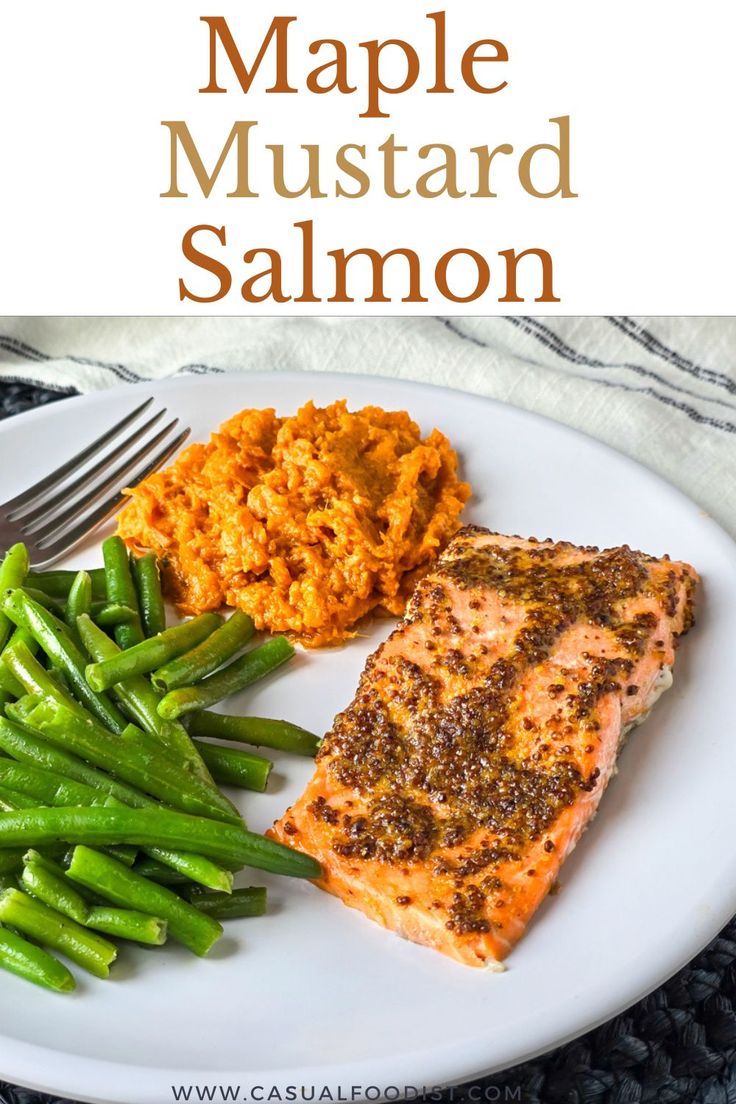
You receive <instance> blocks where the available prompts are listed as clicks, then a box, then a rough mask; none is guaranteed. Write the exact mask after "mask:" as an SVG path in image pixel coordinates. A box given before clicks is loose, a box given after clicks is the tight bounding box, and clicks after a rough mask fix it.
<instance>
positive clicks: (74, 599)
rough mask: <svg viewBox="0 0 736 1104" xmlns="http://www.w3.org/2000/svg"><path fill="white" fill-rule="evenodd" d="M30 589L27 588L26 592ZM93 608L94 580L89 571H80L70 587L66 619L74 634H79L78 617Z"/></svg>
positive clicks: (65, 613)
mask: <svg viewBox="0 0 736 1104" xmlns="http://www.w3.org/2000/svg"><path fill="white" fill-rule="evenodd" d="M27 593H28V590H26V594H27ZM91 608H92V580H91V578H90V577H89V573H88V572H87V571H78V572H77V574H76V577H75V579H74V582H73V583H72V585H71V587H70V589H69V597H68V598H67V600H66V610H65V612H64V620H65V621H66V623H67V625H68V626H69V628H70V629H71V632H72V635H73V636H76V635H77V618H78V617H79V616H80V614H82V613H89V611H90V610H91Z"/></svg>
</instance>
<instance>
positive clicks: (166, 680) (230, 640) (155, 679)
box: [151, 610, 255, 690]
mask: <svg viewBox="0 0 736 1104" xmlns="http://www.w3.org/2000/svg"><path fill="white" fill-rule="evenodd" d="M254 632H255V625H254V624H253V621H252V619H251V618H250V617H249V616H248V614H247V613H243V611H242V610H235V612H234V613H233V614H232V615H231V616H230V617H229V618H228V620H227V621H226V622H225V624H224V625H221V626H220V627H219V628H218V629H215V631H214V632H213V633H212V634H211V635H210V636H208V637H207V639H206V640H204V641H203V642H202V643H201V644H198V645H197V646H196V648H192V649H191V651H189V652H185V653H184V655H180V656H177V657H176V658H175V659H172V660H170V661H169V662H168V663H165V664H164V666H163V667H159V669H158V670H157V671H154V672H153V674H152V675H151V682H152V683H153V685H154V686H155V687H156V689H157V690H176V689H177V688H178V687H179V686H191V685H192V684H193V683H195V682H199V681H200V679H203V678H204V677H205V676H206V675H210V674H212V672H213V671H216V670H217V668H218V667H221V666H222V665H223V663H227V661H228V660H229V659H232V658H233V656H234V655H235V654H236V652H239V651H240V650H241V648H244V647H245V645H246V644H247V643H248V641H249V640H250V638H251V637H252V636H253V633H254Z"/></svg>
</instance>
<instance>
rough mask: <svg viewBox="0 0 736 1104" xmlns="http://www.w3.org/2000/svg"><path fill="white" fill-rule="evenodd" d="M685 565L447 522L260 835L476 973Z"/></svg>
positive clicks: (675, 594) (610, 755)
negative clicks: (399, 612)
mask: <svg viewBox="0 0 736 1104" xmlns="http://www.w3.org/2000/svg"><path fill="white" fill-rule="evenodd" d="M696 582H697V574H696V572H695V571H694V570H693V568H691V567H690V566H689V565H688V564H684V563H675V562H672V561H670V560H669V559H668V558H667V557H665V558H662V559H656V558H654V557H652V556H648V555H645V554H644V553H641V552H635V551H632V550H631V549H630V548H628V547H626V546H624V547H621V548H613V549H607V550H604V551H600V550H599V549H597V548H581V547H577V546H575V545H572V544H568V543H565V542H561V543H553V542H552V541H537V540H535V539H534V538H530V539H527V540H525V539H522V538H520V537H506V536H501V535H500V534H496V533H491V532H489V531H488V530H485V529H481V528H478V527H475V526H467V527H465V528H464V529H462V530H460V532H459V533H458V534H457V536H456V537H455V538H454V539H453V540H452V541H451V542H450V544H449V545H448V547H447V548H446V550H445V552H444V553H443V555H442V556H441V558H440V560H439V561H438V563H437V565H436V567H435V568H434V569H433V570H432V571H431V572H430V573H429V574H428V575H427V576H426V577H425V578H424V579H423V580H422V581H421V582H420V584H419V585H418V586H417V588H416V590H415V591H414V594H413V595H412V598H411V600H410V602H409V604H408V607H407V610H406V614H405V617H404V619H403V620H402V621H401V622H400V623H399V625H398V626H397V628H396V629H395V630H394V632H392V634H391V635H390V636H389V638H388V639H387V640H386V641H385V643H384V644H383V645H381V647H380V648H379V649H378V650H377V651H376V652H375V653H374V654H373V655H372V656H371V657H370V658H369V659H368V661H367V664H366V667H365V670H364V672H363V674H362V676H361V679H360V684H359V687H358V690H357V693H356V695H355V698H354V700H353V702H352V703H351V704H350V706H349V707H348V708H347V709H346V710H345V711H344V712H342V713H340V714H338V716H337V717H336V719H335V722H334V724H333V727H332V729H331V731H330V732H329V733H328V734H327V736H326V738H325V740H324V743H323V745H322V748H321V751H320V753H319V756H318V761H317V766H316V771H315V774H314V776H313V778H312V780H311V781H310V783H309V785H308V786H307V788H306V790H305V792H304V794H303V795H302V797H301V798H300V799H299V800H298V801H297V802H296V803H295V805H294V806H292V807H291V808H290V809H289V810H287V812H286V814H285V815H284V816H283V817H282V818H281V820H280V821H278V822H277V823H276V825H274V828H273V829H272V831H271V834H272V835H273V836H274V837H275V838H276V839H279V840H281V841H282V842H284V843H287V844H289V843H290V844H292V845H293V846H296V847H300V848H302V849H303V850H305V851H308V852H309V853H311V854H313V855H314V856H315V857H316V858H318V859H319V861H320V862H321V864H322V867H323V877H322V879H321V881H320V882H319V883H318V884H319V885H320V886H321V887H322V888H323V889H326V890H328V891H329V892H331V893H334V894H336V895H337V896H338V897H340V898H341V899H342V900H343V901H344V902H345V903H346V904H348V905H351V906H353V907H355V908H358V909H360V910H362V911H363V912H364V913H365V914H366V915H367V916H369V917H370V918H371V919H373V920H376V921H378V922H379V923H381V924H383V925H385V926H386V927H387V928H391V929H393V930H394V931H396V932H397V933H399V934H400V935H403V936H405V937H406V938H408V939H412V940H414V941H416V942H418V943H423V944H426V945H428V946H430V947H434V948H435V949H437V950H439V951H441V952H443V953H444V954H447V955H450V956H451V957H452V958H455V959H456V960H458V961H460V962H463V963H466V964H468V965H473V966H483V965H493V964H495V963H499V962H500V961H501V960H502V959H503V958H504V957H505V956H506V955H507V954H508V952H509V951H510V949H511V948H512V947H513V945H514V944H515V943H516V942H517V941H518V939H519V938H520V937H521V935H522V934H523V932H524V930H525V929H526V927H527V925H528V924H529V921H530V919H531V917H532V915H533V914H534V912H535V910H536V909H537V908H538V906H539V905H540V903H541V902H542V900H543V899H544V897H545V896H546V894H547V893H548V892H549V890H550V888H551V887H552V885H553V884H554V882H555V881H556V879H557V876H558V873H559V870H560V867H561V865H562V863H563V862H564V860H565V857H566V856H567V855H568V854H569V853H570V851H571V850H572V849H573V847H574V846H575V844H576V842H577V840H578V839H579V837H580V835H581V833H582V832H583V830H584V829H585V827H586V825H587V824H588V823H589V821H590V819H591V817H592V816H593V815H594V813H595V811H596V809H597V807H598V803H599V801H600V798H601V796H602V793H603V791H604V789H605V787H606V785H607V783H608V781H609V779H610V777H611V774H612V773H613V770H614V767H615V764H616V758H617V755H618V751H619V747H620V745H621V742H622V739H623V736H624V734H625V732H626V731H627V730H628V729H629V728H630V727H631V726H632V725H633V724H636V723H637V722H638V721H639V720H640V719H642V718H643V716H644V715H645V714H646V712H647V710H648V705H649V702H650V699H652V698H653V697H654V696H655V694H656V693H657V691H658V689H659V688H660V687H661V685H662V681H663V672H664V673H665V674H666V672H667V671H668V670H669V668H670V667H671V666H672V663H673V661H674V652H675V648H676V646H677V642H678V639H679V637H680V636H681V635H682V634H683V633H684V632H686V631H687V629H688V628H689V627H690V625H691V624H692V620H693V612H692V611H693V592H694V588H695V584H696Z"/></svg>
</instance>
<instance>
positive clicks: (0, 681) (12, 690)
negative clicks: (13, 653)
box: [0, 648, 24, 701]
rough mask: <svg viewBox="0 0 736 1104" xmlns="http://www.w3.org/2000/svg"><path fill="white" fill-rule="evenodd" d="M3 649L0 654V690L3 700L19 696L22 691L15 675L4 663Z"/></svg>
mask: <svg viewBox="0 0 736 1104" xmlns="http://www.w3.org/2000/svg"><path fill="white" fill-rule="evenodd" d="M5 651H7V648H6V649H5ZM5 651H4V652H3V653H2V656H0V691H2V693H3V694H4V696H5V700H6V701H9V700H11V699H12V698H19V697H21V695H22V694H23V692H24V691H23V687H22V686H21V684H20V683H19V682H18V680H17V678H16V677H15V675H14V674H13V673H12V672H11V671H9V670H8V668H7V667H6V665H5Z"/></svg>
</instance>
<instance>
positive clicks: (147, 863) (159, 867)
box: [0, 851, 232, 897]
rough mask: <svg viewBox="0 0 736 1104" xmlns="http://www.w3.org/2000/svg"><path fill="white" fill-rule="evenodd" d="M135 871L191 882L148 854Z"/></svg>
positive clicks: (159, 879) (168, 881) (171, 881)
mask: <svg viewBox="0 0 736 1104" xmlns="http://www.w3.org/2000/svg"><path fill="white" fill-rule="evenodd" d="M2 854H3V853H2V851H0V858H2ZM133 871H134V873H136V874H140V875H141V877H142V878H149V879H150V880H151V881H152V882H160V883H161V885H187V884H188V882H189V879H188V878H186V877H185V876H184V875H183V874H180V873H179V871H178V870H172V868H171V867H169V866H164V865H163V863H160V862H158V861H157V860H156V859H151V858H148V856H146V855H144V856H143V858H139V859H138V860H137V862H136V863H135V864H134V865H133ZM231 892H232V890H231ZM229 895H230V894H229V893H228V892H227V891H225V896H226V897H228V896H229Z"/></svg>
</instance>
